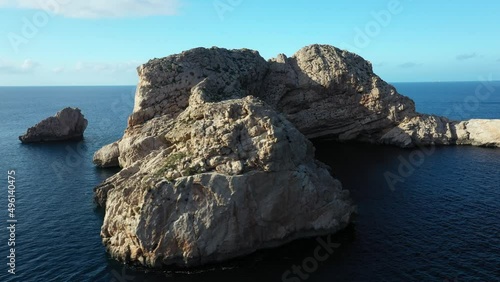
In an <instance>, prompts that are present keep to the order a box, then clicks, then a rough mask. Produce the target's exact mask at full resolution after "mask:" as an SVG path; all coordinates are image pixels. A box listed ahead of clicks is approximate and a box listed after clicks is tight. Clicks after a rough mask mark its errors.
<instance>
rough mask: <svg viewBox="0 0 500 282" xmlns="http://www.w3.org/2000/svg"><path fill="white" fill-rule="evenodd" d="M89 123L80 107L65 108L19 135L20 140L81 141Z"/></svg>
mask: <svg viewBox="0 0 500 282" xmlns="http://www.w3.org/2000/svg"><path fill="white" fill-rule="evenodd" d="M87 124H88V121H87V120H86V119H85V117H84V116H83V115H82V113H81V111H80V109H78V108H65V109H63V110H61V111H60V112H58V113H57V114H56V115H55V116H53V117H49V118H47V119H44V120H43V121H41V122H39V123H38V124H36V125H35V126H33V127H31V128H29V129H28V131H27V132H26V134H24V135H22V136H19V140H21V142H23V143H36V142H53V141H73V140H75V141H79V140H82V139H83V133H84V131H85V129H86V128H87Z"/></svg>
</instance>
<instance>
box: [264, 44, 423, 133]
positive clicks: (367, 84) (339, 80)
mask: <svg viewBox="0 0 500 282" xmlns="http://www.w3.org/2000/svg"><path fill="white" fill-rule="evenodd" d="M269 65H270V71H269V73H268V75H267V76H266V79H265V81H264V84H263V88H262V92H261V95H260V97H262V99H264V100H265V101H266V102H268V103H269V104H271V105H273V106H274V107H275V108H276V109H277V110H278V111H279V112H282V113H284V114H285V116H286V117H287V118H288V120H290V121H291V122H292V123H293V124H294V125H295V126H296V127H297V128H298V129H299V130H300V131H301V132H302V133H304V134H305V135H306V136H307V137H309V138H316V137H323V138H331V139H336V140H340V141H349V140H358V141H367V142H373V141H376V140H377V139H378V138H379V137H380V136H382V135H383V132H384V131H385V130H386V129H387V128H391V127H393V126H395V125H397V124H398V123H399V122H400V121H402V120H403V119H404V117H406V116H411V115H413V114H414V113H415V105H414V103H413V101H412V100H411V99H409V98H408V97H406V96H403V95H400V94H399V93H398V92H397V91H396V89H395V88H394V87H393V86H391V85H389V84H387V83H386V82H385V81H383V80H382V79H380V77H378V76H377V75H375V74H374V73H373V70H372V65H371V63H370V62H368V61H366V60H364V59H363V58H361V57H360V56H358V55H356V54H353V53H350V52H347V51H342V50H340V49H337V48H335V47H332V46H327V45H312V46H308V47H305V48H303V49H301V50H299V51H298V52H297V53H296V54H295V55H293V56H292V57H291V58H287V57H286V56H285V55H279V56H278V57H277V58H276V59H273V60H271V61H270V62H269Z"/></svg>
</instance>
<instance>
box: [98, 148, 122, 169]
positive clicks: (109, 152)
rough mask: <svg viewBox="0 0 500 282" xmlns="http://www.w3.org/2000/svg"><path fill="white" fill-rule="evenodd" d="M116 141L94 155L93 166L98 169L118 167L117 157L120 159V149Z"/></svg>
mask: <svg viewBox="0 0 500 282" xmlns="http://www.w3.org/2000/svg"><path fill="white" fill-rule="evenodd" d="M118 143H119V142H118V141H117V142H114V143H111V144H108V145H106V146H104V147H102V148H101V149H99V151H97V152H96V153H95V154H94V159H93V161H94V164H95V165H96V166H98V167H103V168H106V167H118V166H120V162H119V161H118V157H120V149H119V145H118Z"/></svg>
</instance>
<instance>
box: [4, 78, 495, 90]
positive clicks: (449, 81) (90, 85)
mask: <svg viewBox="0 0 500 282" xmlns="http://www.w3.org/2000/svg"><path fill="white" fill-rule="evenodd" d="M386 82H387V83H388V84H393V83H452V82H455V83H456V82H483V81H481V80H439V81H391V82H388V81H386ZM490 82H500V80H491V81H490ZM119 86H126V87H129V86H130V87H132V86H137V84H88V85H0V88H6V87H119Z"/></svg>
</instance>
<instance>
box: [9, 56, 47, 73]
mask: <svg viewBox="0 0 500 282" xmlns="http://www.w3.org/2000/svg"><path fill="white" fill-rule="evenodd" d="M39 66H40V64H39V63H37V62H35V61H33V60H31V59H26V60H24V61H23V62H22V63H16V62H10V61H5V60H1V59H0V73H3V74H16V73H29V72H32V71H34V70H35V69H36V68H38V67H39Z"/></svg>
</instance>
